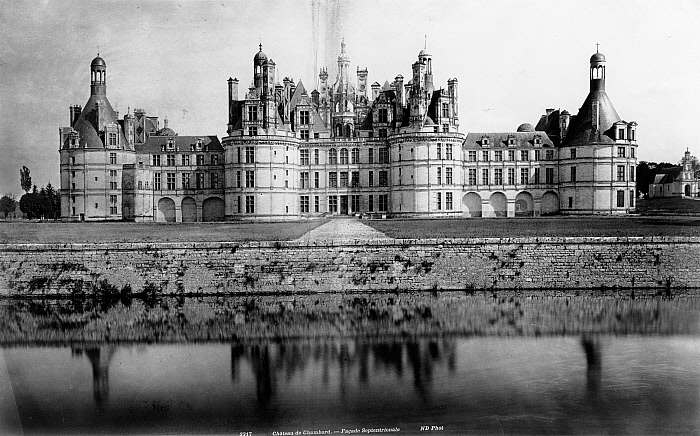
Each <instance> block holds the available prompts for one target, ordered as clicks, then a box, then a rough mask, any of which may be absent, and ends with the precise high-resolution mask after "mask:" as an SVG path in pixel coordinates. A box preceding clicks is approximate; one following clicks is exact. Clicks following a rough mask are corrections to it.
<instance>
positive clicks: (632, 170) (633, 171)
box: [630, 165, 636, 207]
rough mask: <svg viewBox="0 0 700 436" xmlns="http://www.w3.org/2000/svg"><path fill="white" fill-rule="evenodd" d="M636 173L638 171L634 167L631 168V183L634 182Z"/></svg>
mask: <svg viewBox="0 0 700 436" xmlns="http://www.w3.org/2000/svg"><path fill="white" fill-rule="evenodd" d="M635 171H636V169H635V167H634V165H632V166H630V182H634V173H635ZM630 207H631V205H630Z"/></svg>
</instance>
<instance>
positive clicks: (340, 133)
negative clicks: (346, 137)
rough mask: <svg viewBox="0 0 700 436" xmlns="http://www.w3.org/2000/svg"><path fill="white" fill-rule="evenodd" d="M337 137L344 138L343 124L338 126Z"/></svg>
mask: <svg viewBox="0 0 700 436" xmlns="http://www.w3.org/2000/svg"><path fill="white" fill-rule="evenodd" d="M335 136H337V137H340V136H343V125H342V124H336V126H335Z"/></svg>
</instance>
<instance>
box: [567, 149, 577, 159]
mask: <svg viewBox="0 0 700 436" xmlns="http://www.w3.org/2000/svg"><path fill="white" fill-rule="evenodd" d="M569 153H571V159H576V149H575V148H572V149H571V150H569Z"/></svg>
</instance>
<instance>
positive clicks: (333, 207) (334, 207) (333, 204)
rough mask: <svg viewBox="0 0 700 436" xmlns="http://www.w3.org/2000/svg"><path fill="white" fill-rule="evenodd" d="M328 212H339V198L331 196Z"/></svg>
mask: <svg viewBox="0 0 700 436" xmlns="http://www.w3.org/2000/svg"><path fill="white" fill-rule="evenodd" d="M328 212H330V213H336V212H338V196H337V195H331V196H329V197H328Z"/></svg>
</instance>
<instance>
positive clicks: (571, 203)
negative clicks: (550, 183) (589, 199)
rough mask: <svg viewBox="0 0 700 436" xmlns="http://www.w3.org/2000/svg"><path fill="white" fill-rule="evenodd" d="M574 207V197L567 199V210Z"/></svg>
mask: <svg viewBox="0 0 700 436" xmlns="http://www.w3.org/2000/svg"><path fill="white" fill-rule="evenodd" d="M573 207H574V197H569V209H571V208H573Z"/></svg>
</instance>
